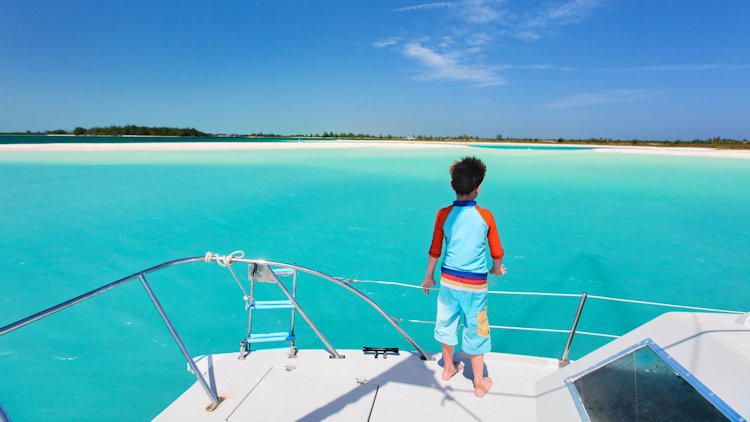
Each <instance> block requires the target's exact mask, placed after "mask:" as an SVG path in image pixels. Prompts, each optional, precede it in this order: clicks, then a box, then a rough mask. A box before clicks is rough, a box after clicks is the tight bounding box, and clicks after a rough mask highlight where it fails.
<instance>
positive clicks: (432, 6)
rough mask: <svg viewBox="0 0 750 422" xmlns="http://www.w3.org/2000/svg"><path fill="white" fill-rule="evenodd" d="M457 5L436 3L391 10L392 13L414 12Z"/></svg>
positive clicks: (449, 2) (442, 2) (444, 2)
mask: <svg viewBox="0 0 750 422" xmlns="http://www.w3.org/2000/svg"><path fill="white" fill-rule="evenodd" d="M456 5H457V3H456V2H452V1H441V2H438V3H426V4H418V5H415V6H408V7H401V8H398V9H393V11H394V12H411V11H414V10H430V9H443V8H446V7H456Z"/></svg>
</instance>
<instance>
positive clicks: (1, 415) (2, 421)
mask: <svg viewBox="0 0 750 422" xmlns="http://www.w3.org/2000/svg"><path fill="white" fill-rule="evenodd" d="M224 258H225V257H223V256H217V255H214V256H208V257H192V258H182V259H176V260H173V261H168V262H165V263H163V264H159V265H156V266H154V267H151V268H148V269H145V270H143V271H139V272H137V273H135V274H131V275H129V276H127V277H124V278H121V279H119V280H117V281H114V282H112V283H109V284H106V285H104V286H101V287H99V288H97V289H94V290H91V291H89V292H86V293H84V294H82V295H80V296H77V297H74V298H72V299H70V300H67V301H65V302H62V303H59V304H57V305H55V306H52V307H51V308H48V309H45V310H43V311H41V312H38V313H36V314H33V315H30V316H28V317H26V318H23V319H21V320H18V321H16V322H13V323H11V324H8V325H6V326H4V327H2V328H0V336H2V335H4V334H7V333H9V332H11V331H14V330H17V329H19V328H21V327H23V326H25V325H27V324H31V323H32V322H34V321H37V320H40V319H42V318H45V317H48V316H50V315H52V314H54V313H56V312H59V311H61V310H63V309H65V308H68V307H70V306H73V305H75V304H77V303H80V302H83V301H85V300H87V299H90V298H92V297H94V296H96V295H99V294H101V293H104V292H106V291H108V290H111V289H113V288H115V287H117V286H120V285H123V284H125V283H127V282H129V281H132V280H135V279H138V280H140V281H141V284H142V285H143V287H144V289H145V290H146V293H147V294H148V296H149V298H151V301H152V302H153V304H154V307H156V310H157V311H158V312H159V315H160V316H161V318H162V320H163V321H164V324H165V325H166V326H167V328H168V329H169V332H170V333H171V334H172V338H174V340H175V342H176V343H177V345H178V347H179V348H180V351H181V352H182V354H183V355H184V357H185V360H187V363H188V365H190V368H191V369H192V371H193V373H194V374H195V376H196V379H197V381H198V383H200V385H201V387H202V388H203V390H204V391H205V392H206V395H207V396H208V397H209V399H210V403H209V405H208V406H207V407H206V410H209V411H211V410H213V409H215V408H216V407H217V406H218V405H219V404H220V403H221V401H222V398H220V397H219V396H218V395H217V393H216V391H214V390H213V389H212V388H211V387H210V386H209V385H208V383H207V382H206V380H205V379H204V378H203V375H202V374H201V372H200V370H199V369H198V368H197V366H196V365H195V361H194V360H193V358H192V356H191V355H190V353H189V352H188V350H187V347H186V346H185V344H184V343H183V342H182V340H181V339H180V336H179V334H178V333H177V330H176V329H175V328H174V326H173V325H172V322H171V321H170V320H169V317H168V316H167V313H166V311H165V310H164V308H163V307H162V306H161V303H160V302H159V299H158V298H157V296H156V294H155V293H154V291H153V290H152V289H151V286H150V285H149V283H148V281H147V280H146V275H147V274H151V273H153V272H156V271H159V270H162V269H164V268H167V267H171V266H174V265H179V264H186V263H190V262H200V261H203V262H210V261H214V262H220V260H223V259H224ZM223 262H225V263H226V261H223ZM234 262H238V263H244V264H258V265H271V266H274V267H282V268H289V269H293V270H296V271H301V272H305V273H308V274H311V275H314V276H317V277H320V278H323V279H325V280H328V281H331V282H333V283H335V284H337V285H339V286H341V287H343V288H345V289H347V290H348V291H350V292H351V293H354V294H355V295H357V296H358V297H360V298H362V299H363V300H364V301H365V302H367V303H368V304H369V305H370V306H372V307H373V308H374V309H375V310H377V311H378V312H379V313H380V314H381V315H382V316H383V317H384V318H385V319H386V320H388V322H389V323H390V324H391V325H392V326H393V327H394V328H395V329H396V330H397V331H398V332H399V333H400V334H401V335H402V336H403V337H404V338H405V339H406V340H407V341H408V342H409V343H410V344H411V345H412V346H414V348H415V349H417V351H418V352H419V354H420V357H421V358H422V359H423V360H432V359H434V358H431V357H429V356H428V355H427V353H425V351H424V350H423V349H422V348H421V347H420V346H419V345H418V344H417V343H416V342H415V341H414V340H413V339H412V338H411V337H410V336H409V335H408V334H406V332H405V331H404V330H403V329H402V328H401V327H400V326H399V325H398V324H397V323H396V321H395V320H394V318H391V317H390V316H389V315H388V314H387V313H386V312H385V311H384V310H383V308H381V307H380V306H378V305H377V304H376V303H375V302H374V301H373V300H372V299H370V298H369V297H367V295H365V294H363V293H362V292H360V291H359V290H357V289H355V288H354V287H352V286H350V285H348V284H347V283H345V282H343V281H341V280H340V279H337V278H334V277H331V276H329V275H327V274H324V273H321V272H319V271H315V270H312V269H309V268H305V267H301V266H299V265H292V264H286V263H283V262H272V261H266V260H262V259H245V258H236V257H232V258H231V259H230V263H234ZM316 333H317V334H319V333H318V332H317V331H316ZM322 340H323V339H322ZM323 341H324V342H325V343H326V346H327V347H328V349H329V350H331V349H332V346H330V344H328V342H327V341H325V340H323ZM336 354H337V353H336ZM9 421H10V418H9V417H8V415H7V414H6V413H5V411H4V410H3V408H2V406H0V422H9Z"/></svg>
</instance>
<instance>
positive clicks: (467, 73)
mask: <svg viewBox="0 0 750 422" xmlns="http://www.w3.org/2000/svg"><path fill="white" fill-rule="evenodd" d="M601 1H603V0H551V1H549V2H547V3H544V4H543V6H540V7H535V6H532V9H531V10H528V9H526V10H524V9H521V10H522V11H521V12H519V13H515V12H513V8H526V7H527V5H524V4H522V3H520V2H518V1H516V2H512V1H511V0H455V1H444V2H431V3H420V4H415V5H412V6H408V7H401V8H398V9H393V12H396V13H409V14H420V13H427V12H429V11H433V10H438V9H440V10H442V11H439V12H438V13H439V14H440V19H441V25H435V26H434V27H433V28H434V30H432V31H431V33H424V32H423V33H419V34H416V33H415V34H409V35H404V36H403V38H397V37H392V38H386V39H381V40H378V41H377V42H375V43H373V46H374V47H376V48H385V47H389V48H390V49H391V50H393V51H399V52H401V53H402V54H403V55H404V56H406V57H408V58H411V59H414V60H416V61H417V62H418V63H419V64H420V65H421V66H422V67H423V69H424V70H423V72H422V74H421V76H420V79H422V80H438V79H440V80H457V81H470V82H473V83H474V86H495V85H501V84H505V83H507V81H506V79H505V78H503V77H502V76H501V75H500V74H499V72H500V71H503V70H509V69H536V70H571V69H569V68H563V67H556V66H552V65H536V66H508V65H505V66H498V65H493V64H492V63H488V60H490V58H491V57H497V56H496V55H493V54H488V53H489V50H490V49H491V48H492V46H493V45H494V44H496V43H497V42H498V40H501V39H503V38H505V39H506V40H507V39H508V37H509V36H510V37H514V38H517V39H521V40H523V41H527V42H533V41H536V40H538V39H540V38H542V37H543V36H548V35H550V34H554V33H555V31H556V29H558V28H560V27H562V26H564V25H568V24H572V23H577V22H580V21H581V20H583V19H585V18H586V17H587V16H588V15H589V14H590V13H591V11H592V10H593V9H594V8H595V7H597V6H598V5H599V3H600V2H601ZM443 9H444V10H443ZM418 27H419V28H424V27H423V26H418ZM428 31H430V30H428Z"/></svg>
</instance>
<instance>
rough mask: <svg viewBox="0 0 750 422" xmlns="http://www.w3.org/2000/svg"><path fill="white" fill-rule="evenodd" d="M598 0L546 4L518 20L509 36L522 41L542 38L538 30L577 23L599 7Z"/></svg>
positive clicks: (572, 0) (573, 0) (567, 0)
mask: <svg viewBox="0 0 750 422" xmlns="http://www.w3.org/2000/svg"><path fill="white" fill-rule="evenodd" d="M599 4H600V0H565V1H557V2H552V3H547V4H546V5H545V6H544V7H543V8H541V9H538V10H536V11H535V12H533V13H529V14H526V15H524V16H522V17H520V18H519V21H518V22H517V24H516V25H515V28H512V29H511V31H510V34H511V35H512V36H514V37H516V38H518V39H521V40H524V41H536V40H538V39H539V38H541V37H542V35H541V34H539V32H538V31H539V30H545V29H548V28H559V27H562V26H565V25H570V24H575V23H579V22H581V21H582V20H584V19H585V18H587V17H588V16H589V15H590V14H591V12H592V10H594V8H596V7H597V6H599Z"/></svg>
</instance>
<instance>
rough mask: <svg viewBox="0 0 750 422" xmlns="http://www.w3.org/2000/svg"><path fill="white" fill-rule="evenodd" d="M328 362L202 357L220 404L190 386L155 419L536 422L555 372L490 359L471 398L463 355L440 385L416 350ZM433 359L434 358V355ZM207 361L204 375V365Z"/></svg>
mask: <svg viewBox="0 0 750 422" xmlns="http://www.w3.org/2000/svg"><path fill="white" fill-rule="evenodd" d="M339 352H340V353H342V354H344V355H346V358H345V359H330V358H329V354H328V353H327V352H326V351H323V350H301V351H299V353H298V357H297V358H294V359H289V358H287V349H283V350H282V349H274V350H262V351H254V352H252V353H250V355H248V356H247V358H246V359H245V360H238V359H237V354H236V353H227V354H221V355H212V356H209V357H203V358H202V359H201V360H200V361H199V367H200V368H201V371H202V372H203V373H204V376H205V377H206V380H207V381H208V382H209V383H210V384H211V385H212V386H213V387H214V388H215V389H216V391H217V393H218V395H219V396H221V397H224V401H223V402H222V403H221V404H220V406H219V407H218V408H217V409H216V410H214V411H213V412H208V411H206V410H204V409H205V407H206V406H207V405H208V404H209V399H208V397H207V396H206V394H205V392H204V391H203V389H202V388H201V387H200V385H199V384H198V383H195V384H194V385H193V386H192V387H190V389H188V390H187V391H186V392H185V393H184V394H183V395H182V396H180V397H179V398H178V399H177V400H176V401H175V402H173V403H172V404H171V405H170V406H169V407H167V408H166V409H165V410H164V411H163V412H162V413H161V414H159V415H158V416H157V417H156V418H155V419H154V420H155V421H175V420H179V421H230V422H243V421H251V420H273V421H292V420H295V421H296V420H309V421H314V420H315V421H317V420H331V421H336V420H341V421H357V420H360V421H367V420H371V421H392V420H404V419H407V418H417V419H419V420H428V419H429V420H450V421H456V420H461V421H485V420H498V417H499V416H500V415H502V419H503V420H513V421H536V420H537V401H536V395H537V393H536V382H537V381H538V380H539V379H541V378H544V377H546V376H548V375H550V374H552V373H554V372H556V371H557V370H558V362H557V360H556V359H546V358H538V357H528V356H518V355H508V354H500V353H488V354H486V355H485V367H486V372H487V373H488V375H489V376H491V377H492V379H493V381H494V386H493V388H492V390H490V391H489V392H488V393H487V395H485V397H483V398H481V399H480V398H476V397H475V396H474V386H473V382H472V369H471V365H470V363H469V359H468V356H467V355H465V354H461V353H459V354H458V355H457V356H456V359H457V360H461V361H462V362H464V363H465V367H464V370H463V371H462V372H461V373H458V374H456V376H454V377H453V378H452V379H451V380H450V381H443V380H442V379H441V374H442V361H438V360H434V361H423V360H421V359H420V358H419V355H418V354H417V353H416V352H405V351H402V352H401V353H400V355H389V356H388V357H387V358H386V359H383V357H382V356H380V357H378V358H377V359H375V358H374V357H373V355H371V354H370V355H365V354H363V352H362V351H361V350H340V351H339ZM437 357H438V358H439V355H437ZM209 360H210V361H212V362H211V363H212V366H211V369H210V370H207V369H206V367H207V366H208V361H209Z"/></svg>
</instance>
